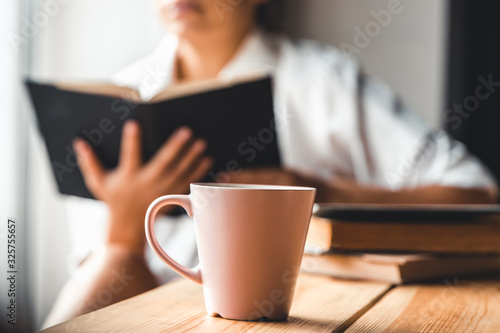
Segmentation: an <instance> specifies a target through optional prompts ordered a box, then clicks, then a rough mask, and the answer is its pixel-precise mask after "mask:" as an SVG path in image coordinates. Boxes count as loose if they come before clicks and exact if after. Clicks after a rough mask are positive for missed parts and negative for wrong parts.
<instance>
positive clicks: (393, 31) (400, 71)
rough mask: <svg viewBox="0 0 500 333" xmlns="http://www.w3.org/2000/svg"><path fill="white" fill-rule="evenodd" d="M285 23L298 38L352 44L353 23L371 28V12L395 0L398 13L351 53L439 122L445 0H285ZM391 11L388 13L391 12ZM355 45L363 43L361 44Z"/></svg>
mask: <svg viewBox="0 0 500 333" xmlns="http://www.w3.org/2000/svg"><path fill="white" fill-rule="evenodd" d="M288 3H289V5H290V6H291V11H290V13H288V14H289V15H288V16H289V19H288V21H287V26H288V27H289V28H290V29H291V30H292V31H293V32H294V33H295V35H298V36H302V37H311V38H314V39H318V40H320V41H323V42H326V43H330V44H333V45H335V46H337V47H340V45H342V43H346V44H349V45H352V46H356V41H355V37H356V35H357V34H358V33H357V32H355V29H356V28H359V29H361V31H363V32H364V31H365V28H366V25H367V24H368V26H369V27H370V28H371V29H373V30H372V31H374V32H376V31H377V30H376V29H375V28H374V22H377V21H376V19H375V18H374V16H373V15H372V13H371V12H372V11H375V12H379V11H381V10H386V11H387V10H388V9H389V8H390V6H389V4H391V3H399V4H400V6H398V7H397V9H398V10H397V11H400V13H399V14H395V15H391V18H390V20H389V24H387V26H386V27H381V25H380V24H378V26H379V27H381V29H380V32H379V33H378V34H375V33H374V34H373V35H374V37H370V36H368V37H369V43H366V44H367V45H368V46H366V47H364V48H359V47H357V49H359V50H360V52H359V53H358V54H356V56H357V57H358V58H359V59H360V60H361V63H362V64H363V65H364V68H365V71H366V72H367V73H369V74H371V75H376V76H379V77H381V78H382V79H383V80H384V81H386V82H387V83H388V84H389V85H390V86H391V87H392V88H393V89H394V90H395V91H396V92H397V93H399V94H400V95H401V96H402V98H403V100H404V101H405V103H406V104H407V105H409V106H410V107H411V108H412V109H413V110H415V111H416V112H417V113H419V114H421V115H422V116H423V117H424V118H425V119H426V120H427V121H428V122H430V123H431V124H432V125H434V126H439V125H440V124H441V122H440V113H441V110H442V109H443V103H444V92H445V91H444V74H445V69H444V61H445V50H446V44H445V43H446V33H447V32H446V26H447V15H446V8H447V0H418V1H412V0H370V1H367V0H349V1H348V0H308V1H289V2H288ZM397 11H394V12H397ZM357 44H358V45H361V46H364V45H363V44H362V43H359V40H358V43H357Z"/></svg>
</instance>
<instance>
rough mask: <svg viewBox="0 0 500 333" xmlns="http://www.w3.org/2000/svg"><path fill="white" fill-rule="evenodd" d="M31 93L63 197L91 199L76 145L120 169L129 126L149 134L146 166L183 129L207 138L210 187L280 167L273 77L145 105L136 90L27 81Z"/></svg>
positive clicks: (194, 88) (209, 84)
mask: <svg viewBox="0 0 500 333" xmlns="http://www.w3.org/2000/svg"><path fill="white" fill-rule="evenodd" d="M27 86H28V88H29V92H30V95H31V99H32V102H33V105H34V107H35V111H36V114H37V119H38V125H39V128H40V131H41V133H42V135H43V137H44V139H45V143H46V146H47V151H48V154H49V158H50V163H51V165H52V169H53V172H54V176H55V179H56V181H57V184H58V187H59V191H60V192H61V193H64V194H70V195H76V196H81V197H88V198H91V197H92V195H91V194H90V193H89V191H88V190H87V188H86V186H85V184H84V181H83V178H82V175H81V173H80V170H79V169H78V165H77V163H76V156H75V153H74V151H73V148H72V142H73V140H74V139H75V138H76V137H82V138H84V139H85V140H87V141H88V142H89V143H90V144H91V145H92V146H93V148H94V150H95V151H96V153H97V155H98V156H99V158H100V159H101V161H102V163H103V165H104V166H105V167H107V168H113V167H115V166H116V165H117V162H118V154H119V148H120V142H121V132H122V127H123V124H124V122H125V121H126V120H128V119H135V120H137V121H138V122H139V124H140V125H141V127H142V136H143V137H142V144H143V159H144V161H147V160H148V159H150V158H151V157H152V156H153V155H154V153H155V152H156V151H157V150H158V149H159V148H160V146H161V145H162V144H163V143H164V142H165V141H166V140H167V139H168V138H169V137H170V135H171V134H172V133H173V132H174V131H175V130H176V129H177V128H179V127H181V126H187V127H189V128H191V129H192V130H193V133H194V135H195V136H196V137H199V138H203V139H205V140H206V141H207V144H208V146H207V151H206V154H207V155H209V156H211V157H212V158H213V159H214V166H213V169H212V170H211V171H210V172H209V174H208V176H207V178H206V179H205V181H214V180H215V179H216V178H217V174H218V172H221V171H227V172H233V171H235V170H237V169H239V168H245V167H259V166H279V164H280V156H279V151H278V143H277V135H276V129H275V123H274V110H273V97H272V89H271V79H270V78H268V77H267V78H257V79H256V78H246V79H240V80H238V81H233V82H220V81H216V80H210V81H206V82H198V83H191V84H183V85H178V86H174V87H172V88H168V89H166V90H164V91H163V92H161V93H159V94H158V95H157V96H155V97H154V98H152V99H151V100H150V101H148V102H141V101H140V98H139V94H138V92H137V91H135V90H133V89H130V88H127V87H119V86H114V85H111V84H102V83H55V84H47V83H35V82H33V81H27Z"/></svg>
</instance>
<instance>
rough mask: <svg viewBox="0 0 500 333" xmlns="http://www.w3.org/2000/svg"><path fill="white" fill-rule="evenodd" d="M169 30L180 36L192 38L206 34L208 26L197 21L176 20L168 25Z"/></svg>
mask: <svg viewBox="0 0 500 333" xmlns="http://www.w3.org/2000/svg"><path fill="white" fill-rule="evenodd" d="M168 31H170V32H172V33H174V34H176V35H177V36H179V37H180V38H187V39H192V38H196V37H197V36H203V35H204V33H205V34H206V32H207V28H206V27H204V26H203V25H202V24H199V23H195V22H186V21H176V22H171V23H170V24H169V25H168Z"/></svg>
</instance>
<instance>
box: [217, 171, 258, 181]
mask: <svg viewBox="0 0 500 333" xmlns="http://www.w3.org/2000/svg"><path fill="white" fill-rule="evenodd" d="M252 179H255V174H254V172H253V171H250V170H240V171H238V172H237V173H234V172H228V171H224V172H220V173H219V174H218V175H217V179H216V181H217V182H220V183H249V182H251V180H252Z"/></svg>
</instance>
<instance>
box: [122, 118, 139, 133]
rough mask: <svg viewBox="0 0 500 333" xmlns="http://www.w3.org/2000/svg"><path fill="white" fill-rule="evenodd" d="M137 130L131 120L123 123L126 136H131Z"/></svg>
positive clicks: (135, 124)
mask: <svg viewBox="0 0 500 333" xmlns="http://www.w3.org/2000/svg"><path fill="white" fill-rule="evenodd" d="M136 129H137V123H136V122H135V121H133V120H129V121H127V122H126V123H125V126H124V129H123V130H124V131H125V134H126V135H132V134H133V133H134V132H135V131H136Z"/></svg>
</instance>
